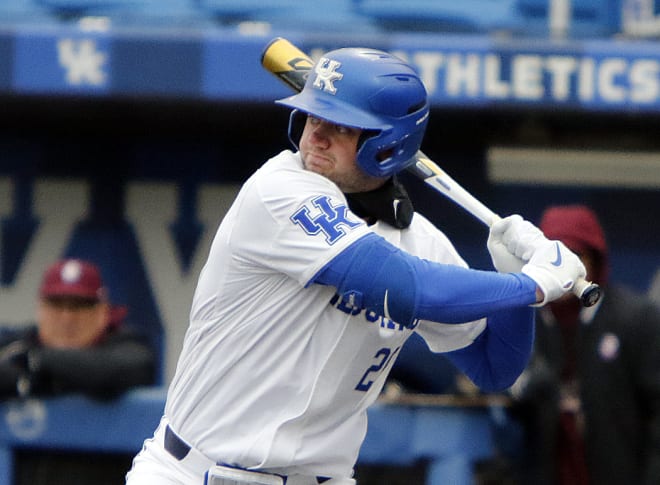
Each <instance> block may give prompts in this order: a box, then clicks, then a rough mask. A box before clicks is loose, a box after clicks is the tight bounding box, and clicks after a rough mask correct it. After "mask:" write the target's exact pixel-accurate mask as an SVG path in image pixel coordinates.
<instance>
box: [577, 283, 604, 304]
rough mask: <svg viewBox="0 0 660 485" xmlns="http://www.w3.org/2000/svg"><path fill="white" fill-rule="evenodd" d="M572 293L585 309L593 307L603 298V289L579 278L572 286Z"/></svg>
mask: <svg viewBox="0 0 660 485" xmlns="http://www.w3.org/2000/svg"><path fill="white" fill-rule="evenodd" d="M573 293H574V294H575V296H577V297H578V298H579V299H580V301H581V302H582V305H583V306H585V307H590V306H594V305H595V304H596V303H598V300H600V298H601V296H603V289H602V288H601V287H600V286H598V285H597V284H596V283H592V282H591V281H587V280H585V279H584V278H580V279H578V280H577V281H576V282H575V285H574V286H573Z"/></svg>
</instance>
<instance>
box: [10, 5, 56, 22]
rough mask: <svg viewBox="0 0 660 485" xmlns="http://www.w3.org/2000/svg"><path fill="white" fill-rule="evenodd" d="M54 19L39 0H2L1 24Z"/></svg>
mask: <svg viewBox="0 0 660 485" xmlns="http://www.w3.org/2000/svg"><path fill="white" fill-rule="evenodd" d="M54 20H55V19H54V18H53V17H52V16H51V15H50V12H49V11H48V10H47V9H45V8H43V7H42V6H41V5H39V4H37V0H1V1H0V24H3V23H9V24H12V23H25V22H28V23H44V22H46V21H54Z"/></svg>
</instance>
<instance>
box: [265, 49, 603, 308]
mask: <svg viewBox="0 0 660 485" xmlns="http://www.w3.org/2000/svg"><path fill="white" fill-rule="evenodd" d="M261 64H262V65H263V67H264V68H266V70H267V71H269V72H271V73H272V74H274V75H275V76H277V77H278V78H279V79H280V80H282V81H284V82H285V83H286V84H287V85H289V87H291V88H292V89H293V90H294V91H297V92H300V91H301V90H302V88H303V86H304V85H305V81H306V80H307V76H308V74H309V72H310V70H311V69H312V67H313V66H314V62H313V61H312V59H311V58H310V57H309V56H308V55H307V54H305V53H304V52H302V51H301V50H300V49H298V48H297V47H296V46H294V45H293V44H291V42H289V41H288V40H286V39H283V38H281V37H278V38H275V39H273V40H272V41H271V42H270V43H269V44H268V45H267V46H266V47H265V49H264V51H263V54H262V56H261ZM408 170H409V171H410V172H412V173H413V174H414V175H415V176H416V177H418V178H420V179H422V180H423V181H424V182H426V183H427V184H428V185H429V186H431V187H432V188H433V189H435V190H436V191H438V192H440V193H441V194H443V195H444V196H446V197H448V198H449V199H451V200H452V201H454V202H455V203H456V204H458V205H460V206H461V207H463V209H465V210H466V211H468V212H469V213H470V214H472V215H473V216H475V217H476V218H477V219H479V220H480V221H481V222H483V223H484V224H486V225H487V226H488V227H490V226H491V225H492V224H493V223H494V222H496V221H497V220H499V219H500V217H499V216H498V215H497V214H495V213H494V212H493V211H492V210H490V209H489V208H488V207H486V206H485V205H484V204H483V203H482V202H480V201H479V200H478V199H477V198H476V197H474V196H473V195H472V194H470V193H469V192H468V191H467V190H465V189H464V188H463V187H461V185H460V184H458V183H457V182H456V181H455V180H454V179H453V178H451V177H450V176H449V175H448V174H447V173H446V172H445V171H444V170H442V169H441V168H440V167H439V166H438V165H437V164H436V163H434V162H433V161H432V160H431V159H429V158H428V157H427V156H426V155H424V154H423V153H422V152H421V151H418V152H417V154H416V155H415V163H413V164H412V165H410V167H409V168H408ZM573 293H575V295H576V296H578V297H579V298H580V300H581V301H582V304H583V305H584V306H592V305H594V304H596V302H597V301H598V300H599V299H600V297H601V295H602V289H601V288H600V286H598V285H597V284H595V283H591V282H589V281H586V280H585V279H582V278H581V279H579V280H577V281H576V282H575V285H574V286H573Z"/></svg>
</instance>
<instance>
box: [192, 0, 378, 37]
mask: <svg viewBox="0 0 660 485" xmlns="http://www.w3.org/2000/svg"><path fill="white" fill-rule="evenodd" d="M196 1H197V5H198V6H199V8H200V9H202V10H204V11H205V12H207V13H208V14H209V15H211V16H213V17H214V18H215V19H216V21H217V22H218V23H219V24H222V25H236V24H238V23H239V22H250V21H252V22H263V23H266V24H269V25H270V26H271V27H272V28H275V29H286V30H301V31H305V32H333V31H343V32H351V33H352V34H357V33H373V32H376V31H378V27H377V26H376V25H375V24H374V22H373V21H372V19H371V18H370V17H368V16H364V15H362V14H361V13H360V12H358V11H356V10H355V8H354V5H355V1H354V0H333V1H330V2H311V1H304V2H302V1H300V0H196Z"/></svg>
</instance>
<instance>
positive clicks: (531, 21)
mask: <svg viewBox="0 0 660 485" xmlns="http://www.w3.org/2000/svg"><path fill="white" fill-rule="evenodd" d="M516 3H517V4H516V8H517V10H518V13H519V15H520V16H521V17H522V19H524V25H526V27H527V29H526V31H527V32H528V33H530V34H535V35H548V34H549V33H550V31H549V10H550V7H549V4H550V0H517V2H516ZM620 30H621V0H571V25H570V29H569V31H568V35H569V36H571V37H609V36H611V35H614V34H616V33H618V32H620Z"/></svg>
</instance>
